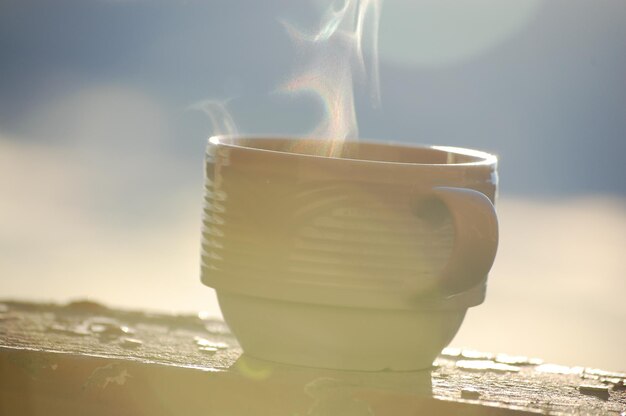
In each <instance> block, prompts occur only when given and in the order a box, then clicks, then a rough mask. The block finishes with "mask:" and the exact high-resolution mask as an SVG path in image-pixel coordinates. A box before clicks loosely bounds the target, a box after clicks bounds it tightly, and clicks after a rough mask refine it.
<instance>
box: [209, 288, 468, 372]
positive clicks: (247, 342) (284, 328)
mask: <svg viewBox="0 0 626 416" xmlns="http://www.w3.org/2000/svg"><path fill="white" fill-rule="evenodd" d="M217 298H218V301H219V304H220V307H221V310H222V314H223V316H224V319H225V320H226V323H227V324H228V326H229V327H230V329H231V330H232V331H233V333H234V335H235V336H236V337H237V339H238V341H239V343H240V345H241V347H242V348H243V350H244V351H245V352H246V354H249V355H251V356H254V357H257V358H261V359H265V360H269V361H275V362H280V363H285V364H293V365H300V366H307V367H316V368H329V369H339V370H361V371H383V370H393V371H409V370H421V369H426V368H430V367H431V366H432V362H433V360H434V359H435V358H436V356H437V355H438V354H439V353H440V352H441V350H442V349H443V348H444V347H446V346H447V345H448V344H449V343H450V341H452V338H453V337H454V335H456V333H457V331H458V329H459V327H460V326H461V323H462V322H463V319H464V317H465V312H466V311H467V309H466V308H463V309H457V310H432V311H428V310H414V311H412V310H391V309H367V308H351V307H338V306H328V305H315V304H306V303H295V302H287V301H281V300H274V299H264V298H259V297H253V296H242V295H238V294H235V293H230V292H224V291H219V290H218V291H217Z"/></svg>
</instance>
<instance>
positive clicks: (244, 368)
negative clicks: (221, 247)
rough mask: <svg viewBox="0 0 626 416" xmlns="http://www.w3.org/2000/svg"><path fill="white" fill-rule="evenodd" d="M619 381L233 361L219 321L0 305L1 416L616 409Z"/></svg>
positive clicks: (504, 371) (597, 376)
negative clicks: (355, 369) (372, 370)
mask: <svg viewBox="0 0 626 416" xmlns="http://www.w3.org/2000/svg"><path fill="white" fill-rule="evenodd" d="M625 378H626V375H625V374H620V373H614V372H607V371H601V370H597V369H588V368H571V367H564V366H558V365H551V364H545V363H541V362H540V361H539V360H533V359H526V358H523V357H510V356H506V355H494V354H485V353H479V352H476V351H469V350H463V351H460V350H454V349H446V350H445V351H444V354H442V356H440V357H439V358H438V359H437V361H436V362H435V365H434V366H433V368H432V369H431V370H430V371H419V372H400V373H394V372H377V373H367V372H347V371H331V370H322V369H309V368H300V367H292V366H286V365H280V364H274V363H269V362H264V361H261V360H256V359H254V358H251V357H247V356H245V355H242V354H241V350H240V349H239V347H238V346H237V342H236V340H235V339H234V338H233V336H232V335H231V334H230V333H229V332H228V329H227V327H226V326H225V325H224V323H223V322H221V321H217V320H210V319H201V318H200V317H198V316H173V315H163V314H146V313H141V312H126V311H118V310H112V309H109V308H106V307H104V306H101V305H98V304H95V303H91V302H75V303H72V304H69V305H64V306H62V305H48V304H46V305H44V304H31V303H20V302H9V301H4V302H2V303H0V415H28V414H38V415H39V414H41V415H55V414H62V415H74V414H90V415H99V414H116V415H126V414H128V415H143V414H145V415H170V414H172V415H174V414H181V415H183V414H184V415H195V414H202V415H372V414H375V415H414V414H472V415H490V414H495V415H500V414H535V413H540V414H620V413H622V412H626V390H625V387H624V382H625V381H624V379H625ZM622 414H624V415H626V413H622Z"/></svg>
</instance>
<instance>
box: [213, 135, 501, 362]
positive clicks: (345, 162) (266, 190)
mask: <svg viewBox="0 0 626 416" xmlns="http://www.w3.org/2000/svg"><path fill="white" fill-rule="evenodd" d="M327 146H328V142H326V141H322V140H313V139H299V138H291V139H290V138H247V137H224V136H218V137H212V138H211V139H210V140H209V144H208V147H207V157H206V189H205V209H204V220H203V243H202V281H203V282H204V283H205V284H206V285H208V286H211V287H213V288H215V289H216V291H217V296H218V300H219V302H220V307H221V309H222V313H223V315H224V318H225V320H226V322H227V323H228V325H229V326H230V328H231V330H232V331H233V333H234V334H235V336H236V337H237V338H238V340H239V342H240V344H241V346H242V347H243V349H244V351H246V352H247V353H248V354H250V355H252V356H256V357H258V358H264V359H269V360H273V361H278V362H285V363H290V364H299V365H307V366H315V367H325V368H337V369H358V370H381V369H394V370H409V369H419V368H425V367H428V366H430V364H431V363H432V360H433V359H434V357H435V356H436V355H437V354H438V353H439V352H440V351H441V349H442V348H444V347H445V346H446V345H447V344H448V343H449V342H450V341H451V339H452V338H453V337H454V335H455V334H456V332H457V331H458V328H459V327H460V325H461V323H462V321H463V318H464V316H465V312H466V310H467V308H468V307H471V306H475V305H478V304H480V303H482V301H483V299H484V295H485V288H486V279H487V273H488V271H489V269H490V268H491V265H492V263H493V260H494V257H495V253H496V248H497V239H498V227H497V217H496V214H495V210H494V207H493V201H494V198H495V193H496V184H497V174H496V165H497V159H496V157H495V156H492V155H489V154H486V153H483V152H478V151H473V150H467V149H458V148H444V147H420V146H408V145H391V144H382V143H373V142H347V143H344V144H342V155H343V156H342V157H341V158H338V157H327V156H323V153H324V152H325V151H326V147H327ZM320 153H322V155H321V154H320Z"/></svg>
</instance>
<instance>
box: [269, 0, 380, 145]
mask: <svg viewBox="0 0 626 416" xmlns="http://www.w3.org/2000/svg"><path fill="white" fill-rule="evenodd" d="M337 5H339V7H337ZM379 15H380V1H377V0H343V1H336V2H333V4H332V5H331V7H330V8H329V9H328V10H327V11H326V13H325V15H324V17H323V19H322V22H321V25H320V28H319V30H318V31H316V32H314V33H305V32H302V31H299V30H298V29H296V28H295V27H294V26H292V25H291V24H289V23H286V22H283V24H284V25H285V27H286V28H287V31H288V32H289V34H290V36H291V37H292V39H293V40H294V41H295V42H296V43H297V46H298V50H300V51H301V53H302V58H303V62H302V63H301V66H300V68H299V70H298V71H296V75H295V76H294V77H293V78H292V79H290V80H289V81H288V82H286V83H285V84H284V85H282V86H281V87H280V89H279V91H282V92H286V93H291V94H312V95H313V96H315V97H317V98H319V99H320V101H321V102H322V103H323V105H324V118H323V119H322V121H321V122H320V123H319V124H318V125H317V127H316V128H315V129H314V130H313V131H312V132H311V133H310V134H309V135H310V136H311V137H315V138H322V139H326V146H324V147H325V149H323V152H322V153H325V155H326V156H340V155H341V154H342V148H343V142H344V141H345V140H346V139H357V138H358V126H357V120H356V112H355V107H354V90H353V81H354V79H355V76H356V80H358V81H361V82H364V83H366V84H367V85H368V86H369V89H370V96H371V98H372V101H373V103H374V104H375V105H378V104H379V102H380V87H379V81H378V48H377V38H378V19H379ZM364 46H367V49H369V53H368V56H367V59H366V56H365V54H364V53H363V51H364V49H365V47H364Z"/></svg>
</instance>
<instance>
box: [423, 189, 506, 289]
mask: <svg viewBox="0 0 626 416" xmlns="http://www.w3.org/2000/svg"><path fill="white" fill-rule="evenodd" d="M433 193H434V194H435V196H436V197H437V198H439V199H440V200H441V201H442V202H443V203H444V204H445V205H446V207H447V208H448V211H449V212H450V214H451V215H452V219H453V222H454V228H455V232H456V235H455V240H454V246H453V249H452V255H451V256H450V259H449V260H448V263H447V264H446V266H445V267H444V269H443V271H442V274H441V276H440V278H439V287H440V288H441V290H442V291H443V292H444V293H446V294H455V293H460V292H463V291H466V290H468V289H470V288H472V287H475V286H476V285H478V284H479V283H480V282H482V281H483V280H484V279H485V277H486V276H487V273H489V270H490V269H491V266H492V265H493V261H494V259H495V257H496V251H497V248H498V217H497V216H496V211H495V208H494V206H493V204H492V203H491V201H490V200H489V198H487V196H485V195H484V194H483V193H481V192H478V191H475V190H473V189H467V188H454V187H444V186H442V187H436V188H434V189H433Z"/></svg>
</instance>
